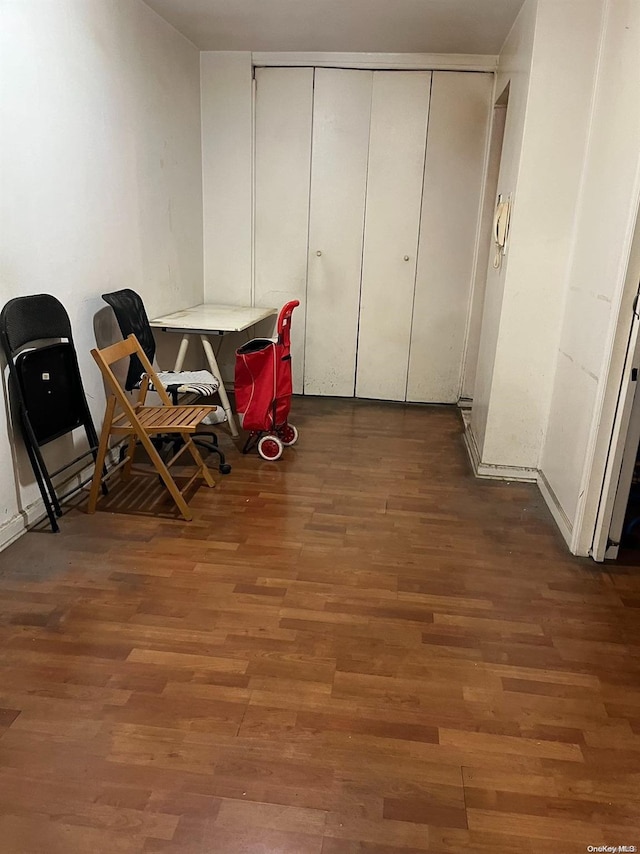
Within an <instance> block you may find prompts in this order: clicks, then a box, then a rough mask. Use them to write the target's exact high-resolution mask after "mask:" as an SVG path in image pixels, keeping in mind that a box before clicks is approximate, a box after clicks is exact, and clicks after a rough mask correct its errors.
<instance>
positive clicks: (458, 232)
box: [406, 71, 493, 403]
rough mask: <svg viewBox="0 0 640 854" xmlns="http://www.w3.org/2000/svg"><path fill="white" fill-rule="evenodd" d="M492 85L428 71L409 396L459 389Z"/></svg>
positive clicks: (446, 394) (433, 399)
mask: <svg viewBox="0 0 640 854" xmlns="http://www.w3.org/2000/svg"><path fill="white" fill-rule="evenodd" d="M492 93H493V77H492V76H491V75H489V74H468V73H460V72H451V71H435V72H434V73H433V81H432V85H431V103H430V107H429V134H428V136H427V153H426V161H425V170H424V188H423V202H422V217H421V223H420V243H419V250H418V268H417V274H416V288H415V300H414V308H413V323H412V330H411V353H410V358H409V375H408V382H407V395H406V399H407V400H409V401H413V402H421V403H457V401H458V399H459V397H460V389H461V383H462V366H463V358H464V349H465V342H466V338H467V325H468V324H467V321H468V315H469V310H470V301H471V292H472V286H473V275H474V260H475V254H476V248H477V242H478V222H479V218H480V213H481V203H482V191H483V185H484V167H485V154H486V148H487V133H488V127H489V118H490V113H491V98H492Z"/></svg>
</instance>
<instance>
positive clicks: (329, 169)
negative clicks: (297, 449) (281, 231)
mask: <svg viewBox="0 0 640 854" xmlns="http://www.w3.org/2000/svg"><path fill="white" fill-rule="evenodd" d="M372 85H373V72H372V71H346V70H344V69H329V68H318V69H316V72H315V87H314V104H313V147H312V150H313V156H312V165H311V208H310V215H309V261H308V271H309V275H308V281H307V321H306V332H307V335H306V342H305V374H304V391H305V394H319V395H336V396H345V397H353V395H354V391H355V374H356V345H357V336H358V312H359V307H360V278H361V272H362V242H363V237H364V209H365V199H366V191H367V162H368V155H369V125H370V117H371V94H372Z"/></svg>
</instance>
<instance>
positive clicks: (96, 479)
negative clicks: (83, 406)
mask: <svg viewBox="0 0 640 854" xmlns="http://www.w3.org/2000/svg"><path fill="white" fill-rule="evenodd" d="M115 408H116V399H115V397H110V398H109V400H108V401H107V408H106V410H105V413H104V423H103V425H102V433H101V434H100V444H99V445H98V456H97V457H96V463H95V470H94V472H93V480H92V481H91V491H90V492H89V504H88V506H87V513H95V512H96V505H97V503H98V493H99V492H100V487H101V485H102V470H103V468H104V464H105V459H106V458H107V450H108V448H109V436H110V434H111V422H112V421H113V413H114V412H115Z"/></svg>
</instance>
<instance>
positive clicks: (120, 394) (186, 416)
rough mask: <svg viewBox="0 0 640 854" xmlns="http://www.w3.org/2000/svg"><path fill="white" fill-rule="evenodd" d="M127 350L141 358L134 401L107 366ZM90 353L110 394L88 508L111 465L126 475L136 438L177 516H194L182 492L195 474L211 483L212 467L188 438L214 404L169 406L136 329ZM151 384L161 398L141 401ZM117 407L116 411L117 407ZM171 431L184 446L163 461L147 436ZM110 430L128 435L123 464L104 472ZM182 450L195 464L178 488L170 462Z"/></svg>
mask: <svg viewBox="0 0 640 854" xmlns="http://www.w3.org/2000/svg"><path fill="white" fill-rule="evenodd" d="M132 354H135V355H136V356H137V357H138V358H139V359H140V361H141V363H142V364H143V366H144V369H145V379H144V380H143V382H142V384H141V386H140V390H139V393H138V400H137V401H136V403H135V404H133V403H132V402H131V400H130V399H129V397H128V396H127V394H126V392H125V391H124V390H123V389H122V387H121V386H120V383H119V382H118V380H117V378H116V376H115V374H114V373H113V371H112V370H111V365H113V363H114V362H117V361H119V360H120V359H125V358H128V357H130V356H131V355H132ZM91 355H92V356H93V358H94V359H95V361H96V364H97V365H98V367H99V368H100V371H101V372H102V375H103V377H104V379H105V382H106V384H107V388H109V389H110V391H111V394H110V395H109V398H108V400H107V407H106V410H105V416H104V422H103V425H102V433H101V435H100V444H99V446H98V456H97V459H96V469H95V473H94V476H93V481H92V483H91V492H90V495H89V506H88V512H89V513H95V510H96V507H97V502H98V495H99V492H100V486H101V484H102V483H103V482H104V481H105V480H106V479H107V478H108V477H110V476H111V474H113V473H115V471H122V475H123V478H124V479H127V478H129V477H130V476H131V471H132V465H133V454H134V451H135V448H136V444H137V442H140V443H141V444H142V445H143V447H144V449H145V450H146V452H147V454H148V456H149V459H150V461H151V463H152V465H153V466H154V468H155V469H156V470H157V472H158V474H159V475H160V478H161V479H162V481H163V483H164V485H165V486H166V488H167V490H168V492H169V494H170V495H171V497H172V498H173V500H174V501H175V503H176V505H177V507H178V509H179V510H180V512H181V514H182V516H183V517H184V518H185V519H186V520H187V521H190V520H191V519H192V518H193V514H192V513H191V511H190V509H189V506H188V504H187V502H186V501H185V499H184V494H185V492H186V491H187V490H188V489H189V487H190V486H191V485H192V484H193V483H194V482H195V480H197V478H198V477H202V479H203V480H204V482H205V483H206V484H207V486H209V487H213V486H215V482H214V480H213V478H212V476H211V472H210V471H209V469H208V467H207V465H206V463H205V462H204V460H203V459H202V457H201V455H200V452H199V451H198V449H197V447H196V446H195V444H194V443H193V440H192V439H191V435H192V434H193V433H195V432H196V429H197V428H198V426H199V425H200V424H201V423H202V421H203V420H204V419H205V418H206V416H207V415H208V414H209V413H210V412H212V411H213V410H214V409H215V407H214V406H174V405H173V403H172V401H171V398H170V397H169V395H168V394H167V392H166V391H165V389H164V387H163V386H162V383H160V381H159V380H158V377H157V374H156V372H155V371H154V369H153V366H152V365H151V362H150V361H149V359H148V358H147V356H146V355H145V353H144V350H143V349H142V347H141V346H140V343H139V342H138V340H137V339H136V337H135V335H129V337H128V338H126V339H125V340H124V341H119V342H118V343H117V344H112V345H111V346H110V347H105V348H104V349H102V350H92V351H91ZM150 384H151V385H152V386H153V387H154V389H155V390H156V392H157V394H158V395H159V397H160V400H161V403H162V405H161V406H145V400H146V396H147V392H148V390H149V385H150ZM118 407H119V409H120V412H117V408H118ZM172 434H175V435H176V436H179V437H181V439H182V441H183V442H184V448H183V449H181V451H180V452H178V453H176V454H174V455H173V457H172V459H171V460H170V461H169V463H168V464H167V463H165V462H164V461H163V459H162V457H161V456H160V454H159V453H158V450H157V448H156V447H155V446H154V444H153V442H152V441H151V437H152V436H158V435H172ZM111 436H129V442H128V445H127V456H126V459H125V460H124V461H123V464H122V465H118V466H116V467H115V468H114V469H113V470H112V471H111V472H107V474H106V476H103V475H102V468H103V464H104V461H105V458H106V454H107V451H108V450H109V439H110V437H111ZM186 451H188V452H189V453H190V454H191V457H192V459H193V462H194V464H195V466H196V472H195V474H194V475H193V477H191V478H190V480H189V481H188V483H187V484H186V486H185V487H184V488H183V489H182V490H180V489H178V486H177V484H176V482H175V480H174V479H173V477H172V475H171V472H170V471H169V469H170V467H171V465H172V464H173V463H174V462H175V461H176V460H177V459H178V458H179V457H181V456H183V454H184V452H186Z"/></svg>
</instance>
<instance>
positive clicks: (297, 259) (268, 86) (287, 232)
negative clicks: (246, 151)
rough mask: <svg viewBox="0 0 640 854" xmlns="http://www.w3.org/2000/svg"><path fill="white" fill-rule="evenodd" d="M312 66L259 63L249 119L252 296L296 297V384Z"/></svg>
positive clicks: (265, 299) (276, 302)
mask: <svg viewBox="0 0 640 854" xmlns="http://www.w3.org/2000/svg"><path fill="white" fill-rule="evenodd" d="M312 109H313V69H312V68H259V69H257V71H256V120H255V162H256V170H255V247H254V253H255V256H254V257H255V304H256V305H258V306H274V307H276V308H280V307H281V306H282V305H283V304H284V303H285V302H287V301H288V300H291V299H299V300H300V308H298V309H296V312H295V314H294V315H293V321H292V325H291V330H292V357H293V376H294V390H295V391H296V392H301V391H302V377H303V374H304V336H305V329H304V326H305V294H306V284H307V238H308V231H309V180H310V169H311V116H312Z"/></svg>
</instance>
